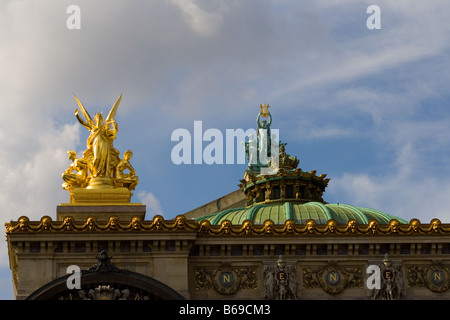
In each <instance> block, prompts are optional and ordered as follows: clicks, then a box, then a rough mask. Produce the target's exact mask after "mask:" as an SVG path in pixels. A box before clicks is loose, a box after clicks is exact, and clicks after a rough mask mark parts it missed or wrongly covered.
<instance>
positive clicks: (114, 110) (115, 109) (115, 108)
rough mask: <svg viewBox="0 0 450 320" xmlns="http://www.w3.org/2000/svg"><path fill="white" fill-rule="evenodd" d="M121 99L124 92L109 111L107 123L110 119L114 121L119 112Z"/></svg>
mask: <svg viewBox="0 0 450 320" xmlns="http://www.w3.org/2000/svg"><path fill="white" fill-rule="evenodd" d="M120 100H122V94H120V96H119V98H118V99H117V101H116V103H114V105H113V107H112V108H111V111H109V114H108V117H107V118H106V121H105V122H106V123H108V122H109V121H113V120H114V117H115V116H116V113H117V108H118V107H119V104H120Z"/></svg>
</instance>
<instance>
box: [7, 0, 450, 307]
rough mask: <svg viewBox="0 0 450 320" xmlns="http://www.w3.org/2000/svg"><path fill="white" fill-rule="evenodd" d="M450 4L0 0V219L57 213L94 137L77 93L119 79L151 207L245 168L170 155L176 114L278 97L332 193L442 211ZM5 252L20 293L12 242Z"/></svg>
mask: <svg viewBox="0 0 450 320" xmlns="http://www.w3.org/2000/svg"><path fill="white" fill-rule="evenodd" d="M71 4H76V5H78V6H79V7H80V9H81V29H80V30H69V29H68V28H67V27H66V20H67V18H68V17H69V14H67V13H66V9H67V7H68V6H69V5H71ZM371 4H376V5H378V6H379V7H380V9H381V29H379V30H369V29H368V28H367V27H366V20H367V18H368V17H369V14H367V13H366V9H367V7H368V6H369V5H371ZM449 13H450V4H449V3H448V1H445V0H442V1H440V0H432V1H419V0H404V1H402V0H397V1H378V0H377V1H370V2H369V1H360V0H358V1H356V0H345V1H344V0H336V1H328V0H319V1H296V0H292V1H283V0H281V1H280V0H277V1H268V0H267V1H260V0H258V1H256V0H253V1H251V0H239V1H237V0H236V1H233V0H226V1H218V0H208V1H207V0H204V1H190V0H189V1H188V0H185V1H181V0H166V1H138V0H132V1H127V2H125V1H116V0H109V1H106V0H103V1H95V2H94V1H64V0H63V1H56V0H53V1H50V0H47V1H45V0H43V1H27V0H23V1H9V0H6V1H2V2H1V3H0V39H1V41H0V66H1V69H2V71H1V72H0V111H1V113H2V117H0V151H1V153H2V157H1V158H0V169H1V170H2V173H3V179H2V182H1V183H0V205H1V208H2V210H1V211H0V217H1V220H2V221H3V222H7V221H9V220H11V219H13V220H17V218H19V217H20V216H21V215H27V216H28V217H30V218H31V219H33V220H39V219H40V218H41V217H42V216H43V215H50V216H52V217H54V218H56V205H58V204H60V203H65V202H68V201H69V195H68V193H67V192H66V191H65V190H63V189H62V188H61V183H62V179H61V173H62V172H63V171H64V170H65V169H66V168H67V166H68V165H69V160H68V159H67V154H66V151H67V150H75V151H77V152H79V153H81V152H82V151H84V149H85V141H86V138H87V136H88V132H87V130H86V129H85V128H83V127H81V125H80V124H79V123H78V122H77V121H76V119H75V116H74V114H73V112H74V110H75V108H76V102H75V100H74V98H73V93H75V94H76V95H77V96H78V98H79V99H80V100H81V101H82V102H83V104H84V105H85V107H86V108H87V109H88V111H89V112H90V113H91V114H93V113H95V112H97V111H102V112H104V113H107V112H108V111H109V109H110V107H111V106H112V104H113V103H114V102H115V100H116V99H117V97H118V96H119V94H121V93H122V94H123V98H122V102H121V104H120V107H119V110H118V114H117V116H116V120H117V122H118V124H119V133H118V135H117V139H116V141H115V144H114V145H115V147H116V149H118V150H119V151H120V152H121V156H122V155H123V152H124V151H126V150H128V149H131V150H132V151H133V153H134V155H133V158H132V159H131V163H132V164H133V166H134V168H135V169H136V171H137V174H138V176H139V178H140V183H139V185H138V187H137V188H136V192H135V195H134V197H133V201H135V202H143V203H144V204H146V205H147V208H148V210H147V218H152V217H153V216H154V215H155V214H162V215H163V216H164V217H165V218H168V219H169V218H173V217H175V216H176V215H178V214H182V213H184V212H187V211H189V210H191V209H194V208H196V207H198V206H200V205H202V204H204V203H206V202H209V201H211V200H214V199H216V198H218V197H220V196H222V195H224V194H226V193H228V192H231V191H234V190H236V189H237V184H238V183H239V179H241V178H242V175H243V172H244V170H245V165H237V164H234V165H230V164H224V165H175V164H173V163H172V161H171V158H170V154H171V150H172V148H173V147H174V146H175V144H176V143H175V142H172V141H171V139H170V137H171V133H172V132H173V131H174V130H175V129H177V128H185V129H187V130H189V131H191V132H193V125H194V121H195V120H201V121H202V123H203V128H204V130H206V129H208V128H217V129H219V130H221V131H222V132H223V133H225V130H226V129H237V128H242V129H244V130H246V129H249V128H255V126H256V116H257V114H258V106H259V104H261V103H269V104H270V105H271V108H270V111H271V114H272V117H273V123H272V128H278V129H279V130H280V136H281V139H282V140H283V141H285V142H287V143H288V145H287V152H288V153H290V154H291V155H296V156H297V157H298V158H299V159H300V165H299V167H301V168H302V169H303V170H305V171H309V170H317V172H318V173H319V174H322V173H326V174H328V177H329V178H330V179H331V181H330V184H329V187H328V188H327V190H326V192H325V194H324V198H325V200H326V201H328V202H340V203H348V204H352V205H356V206H365V207H372V208H376V209H379V210H381V211H384V212H386V213H390V214H393V215H396V216H400V217H402V218H404V219H406V220H410V219H412V218H419V219H420V220H421V221H423V222H429V221H430V220H431V219H432V218H439V219H441V220H442V221H443V222H449V221H450V217H449V212H448V207H449V204H450V200H449V199H450V197H449V196H448V194H449V192H450V180H449V179H448V177H450V165H449V161H448V160H449V159H450V153H449V150H450V135H449V134H448V127H449V124H450V108H449V102H450V99H449V98H450V96H449V90H448V84H449V83H450V81H449V80H450V59H449V52H450V41H449V40H450V20H449V19H448V16H449ZM205 145H206V143H205ZM3 222H2V223H3ZM0 257H1V259H0V298H1V299H11V298H12V287H11V276H10V274H11V272H10V270H9V263H8V258H7V249H6V242H5V243H3V244H1V245H0Z"/></svg>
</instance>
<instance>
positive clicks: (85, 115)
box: [73, 94, 94, 125]
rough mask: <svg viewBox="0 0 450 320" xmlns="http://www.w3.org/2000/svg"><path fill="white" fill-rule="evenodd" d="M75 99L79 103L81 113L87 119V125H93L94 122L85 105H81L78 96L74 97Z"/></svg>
mask: <svg viewBox="0 0 450 320" xmlns="http://www.w3.org/2000/svg"><path fill="white" fill-rule="evenodd" d="M73 96H74V97H75V100H76V101H77V104H78V107H79V108H80V110H81V113H82V114H83V116H84V118H85V119H86V121H87V123H88V124H89V125H93V124H94V121H92V118H91V116H90V115H89V113H88V112H87V110H86V109H85V108H84V106H83V104H82V103H81V101H80V100H78V98H77V96H76V95H75V94H74V95H73Z"/></svg>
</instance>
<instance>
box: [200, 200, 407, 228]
mask: <svg viewBox="0 0 450 320" xmlns="http://www.w3.org/2000/svg"><path fill="white" fill-rule="evenodd" d="M289 219H291V220H294V222H295V223H296V224H305V223H306V222H307V221H308V220H310V219H312V220H314V221H315V222H316V223H317V224H326V223H327V221H328V220H331V219H333V220H335V221H336V222H337V223H338V224H347V223H348V221H349V220H352V219H353V220H356V221H357V223H358V224H367V223H369V221H370V220H377V221H378V222H379V223H380V224H387V223H389V221H391V220H392V219H396V220H398V221H399V222H400V223H408V222H407V221H406V220H404V219H401V218H399V217H396V216H392V215H389V214H386V213H384V212H381V211H378V210H375V209H369V208H362V207H354V206H351V205H346V204H340V203H337V204H323V203H320V202H308V203H291V202H281V203H271V204H269V205H267V204H257V205H253V206H252V207H249V208H234V209H228V210H225V211H221V212H217V213H213V214H209V215H205V216H201V217H198V218H197V219H196V220H197V221H202V220H208V221H209V222H210V223H211V224H212V225H220V224H221V223H222V221H224V220H228V221H230V222H231V223H232V224H237V225H240V224H242V223H243V222H244V221H245V220H250V221H252V222H253V224H255V225H260V224H263V223H264V221H266V220H272V221H273V222H274V223H275V224H284V223H285V221H286V220H289Z"/></svg>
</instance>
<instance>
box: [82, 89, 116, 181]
mask: <svg viewBox="0 0 450 320" xmlns="http://www.w3.org/2000/svg"><path fill="white" fill-rule="evenodd" d="M75 99H76V101H77V104H78V106H79V107H80V110H81V113H82V114H83V116H84V117H85V119H86V121H84V120H83V119H82V118H81V117H80V115H79V111H78V109H77V110H75V116H76V117H77V119H78V121H79V122H80V123H81V124H82V125H83V126H84V127H86V128H87V129H88V130H89V131H90V132H91V134H90V135H89V138H88V139H87V149H86V151H85V152H84V154H83V157H84V158H85V159H86V160H87V161H88V162H89V164H90V167H89V170H90V172H91V174H92V177H94V178H96V177H111V175H112V173H113V169H114V167H115V166H116V165H117V164H118V163H119V161H120V160H119V151H117V150H116V149H115V148H114V147H113V141H114V139H116V135H117V132H118V131H119V127H118V125H117V123H116V121H115V120H114V117H115V115H116V112H117V108H118V107H119V104H120V100H121V99H122V95H120V96H119V98H118V99H117V101H116V103H115V104H114V106H113V107H112V109H111V111H110V112H109V114H108V117H107V118H106V121H105V122H103V115H102V114H101V113H96V114H95V117H94V120H92V118H91V116H90V115H89V113H88V112H87V110H86V109H85V108H84V106H83V104H82V103H81V102H80V100H78V98H77V97H76V96H75Z"/></svg>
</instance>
